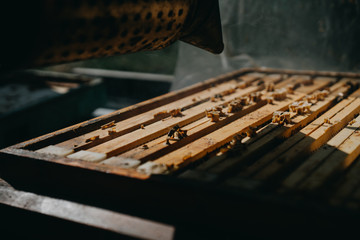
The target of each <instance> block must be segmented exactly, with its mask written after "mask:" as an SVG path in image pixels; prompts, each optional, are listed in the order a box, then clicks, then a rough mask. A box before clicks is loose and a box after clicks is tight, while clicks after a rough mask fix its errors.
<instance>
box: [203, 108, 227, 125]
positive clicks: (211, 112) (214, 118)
mask: <svg viewBox="0 0 360 240" xmlns="http://www.w3.org/2000/svg"><path fill="white" fill-rule="evenodd" d="M222 110H223V108H222V107H221V106H216V107H213V108H211V109H206V110H205V114H206V117H208V118H211V122H218V121H219V120H220V117H225V116H226V114H225V113H224V112H223V111H222Z"/></svg>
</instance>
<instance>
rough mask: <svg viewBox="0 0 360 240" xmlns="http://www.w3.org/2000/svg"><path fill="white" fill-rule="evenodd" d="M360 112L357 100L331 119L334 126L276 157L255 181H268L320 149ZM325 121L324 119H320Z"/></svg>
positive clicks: (320, 128) (326, 127) (316, 132)
mask: <svg viewBox="0 0 360 240" xmlns="http://www.w3.org/2000/svg"><path fill="white" fill-rule="evenodd" d="M359 112H360V99H355V100H354V101H353V102H352V103H350V104H349V105H348V106H347V107H345V108H344V109H343V110H342V111H340V112H338V113H337V114H336V115H335V116H334V117H332V118H331V122H333V124H327V123H324V124H322V125H321V126H320V127H318V128H317V129H316V130H315V131H313V132H312V133H311V134H309V135H308V136H306V137H305V136H304V137H305V138H304V139H302V140H301V141H300V142H298V143H297V144H295V145H294V146H293V147H291V148H290V149H289V150H288V151H286V152H285V153H283V154H282V155H280V156H279V155H278V156H276V157H275V159H277V160H276V161H272V162H271V163H270V164H269V165H268V166H266V167H265V168H264V169H263V170H261V171H260V172H259V173H257V174H256V175H255V176H254V178H255V179H266V178H268V177H270V176H272V175H273V174H274V173H276V172H277V171H279V170H280V169H282V168H283V167H285V166H286V165H287V164H289V163H290V162H292V161H295V160H297V159H299V156H304V155H305V154H308V153H310V152H312V151H315V150H316V149H318V148H319V147H320V146H321V145H322V144H324V143H325V142H326V141H328V140H329V139H330V138H331V137H332V136H333V135H334V134H336V133H337V132H338V131H340V130H341V129H342V128H343V127H344V126H346V124H347V123H348V122H349V121H351V120H352V119H353V118H354V116H355V114H358V113H359ZM318 119H320V120H324V118H323V117H320V118H318Z"/></svg>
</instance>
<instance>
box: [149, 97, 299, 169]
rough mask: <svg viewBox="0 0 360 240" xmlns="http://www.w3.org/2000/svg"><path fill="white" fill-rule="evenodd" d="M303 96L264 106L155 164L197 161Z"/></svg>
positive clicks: (176, 164) (183, 163)
mask: <svg viewBox="0 0 360 240" xmlns="http://www.w3.org/2000/svg"><path fill="white" fill-rule="evenodd" d="M304 96H305V94H299V93H295V94H294V95H293V96H291V97H289V98H288V99H286V100H284V101H281V102H274V104H273V105H266V106H264V107H262V108H260V109H258V110H256V111H254V112H252V113H250V114H248V115H246V116H244V117H242V118H240V119H238V120H236V121H234V122H232V123H230V124H228V125H226V126H224V127H222V128H220V129H218V130H216V131H214V132H212V133H210V134H208V135H206V136H204V137H202V138H200V139H198V140H196V141H194V142H192V143H190V144H188V145H186V146H185V147H183V148H180V149H177V150H175V151H173V152H171V153H169V154H167V155H166V156H163V157H161V158H159V159H157V160H156V161H155V162H158V163H164V164H167V165H175V166H180V165H186V164H188V163H190V162H193V161H195V160H198V159H200V158H202V157H204V156H205V155H206V154H207V153H209V152H212V151H214V150H215V149H217V148H219V147H220V146H222V145H224V144H225V143H227V142H230V140H231V139H232V137H233V136H234V135H236V134H240V133H242V132H245V131H247V130H248V129H249V127H250V126H254V127H256V126H259V125H261V124H263V123H265V122H267V121H269V120H270V119H271V117H272V114H273V112H274V111H281V110H285V109H286V108H287V107H288V105H289V104H291V103H292V102H293V101H296V100H299V99H301V98H303V97H304Z"/></svg>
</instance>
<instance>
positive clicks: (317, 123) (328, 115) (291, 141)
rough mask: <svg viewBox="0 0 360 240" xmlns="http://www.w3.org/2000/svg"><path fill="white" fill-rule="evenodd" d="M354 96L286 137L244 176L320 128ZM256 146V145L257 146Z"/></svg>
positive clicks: (258, 168)
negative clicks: (325, 119) (326, 119)
mask: <svg viewBox="0 0 360 240" xmlns="http://www.w3.org/2000/svg"><path fill="white" fill-rule="evenodd" d="M354 100H355V99H354V98H349V99H345V100H343V101H341V102H340V103H338V104H336V105H335V106H334V107H333V108H331V109H330V110H328V111H327V112H325V113H324V114H323V115H321V117H319V118H317V119H315V120H314V121H313V122H311V123H310V124H309V125H307V126H306V127H304V128H303V129H301V130H300V131H299V132H298V133H296V134H295V135H293V136H292V137H290V138H288V139H286V140H285V141H284V142H283V143H281V144H280V145H278V146H276V147H275V148H273V149H272V150H271V152H269V153H266V154H264V155H263V156H262V157H261V158H260V159H258V160H257V161H256V162H255V163H254V164H252V165H251V166H249V167H247V168H246V169H244V170H243V171H242V172H241V173H240V174H241V175H242V176H243V177H249V176H251V175H253V174H255V173H256V172H258V171H260V170H261V169H262V168H264V167H265V166H266V165H267V164H269V163H270V162H271V161H273V160H274V159H275V158H277V157H278V156H281V154H282V153H284V152H285V151H286V150H288V149H289V148H291V147H292V146H294V145H295V144H296V143H298V142H299V141H301V140H302V139H304V138H305V137H306V136H307V135H309V134H311V133H312V132H313V131H315V130H316V129H318V128H319V127H320V126H322V124H323V123H324V118H332V117H333V116H334V115H336V114H337V113H338V112H339V111H341V110H342V109H344V108H345V107H346V106H348V105H349V104H350V103H351V102H353V101H354ZM255 148H256V146H255Z"/></svg>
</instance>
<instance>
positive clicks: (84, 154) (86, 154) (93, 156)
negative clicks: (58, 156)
mask: <svg viewBox="0 0 360 240" xmlns="http://www.w3.org/2000/svg"><path fill="white" fill-rule="evenodd" d="M67 157H68V158H71V159H78V160H84V161H88V162H100V161H101V160H104V159H105V158H106V154H104V153H96V152H90V151H84V150H82V151H79V152H76V153H73V154H71V155H68V156H67Z"/></svg>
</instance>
